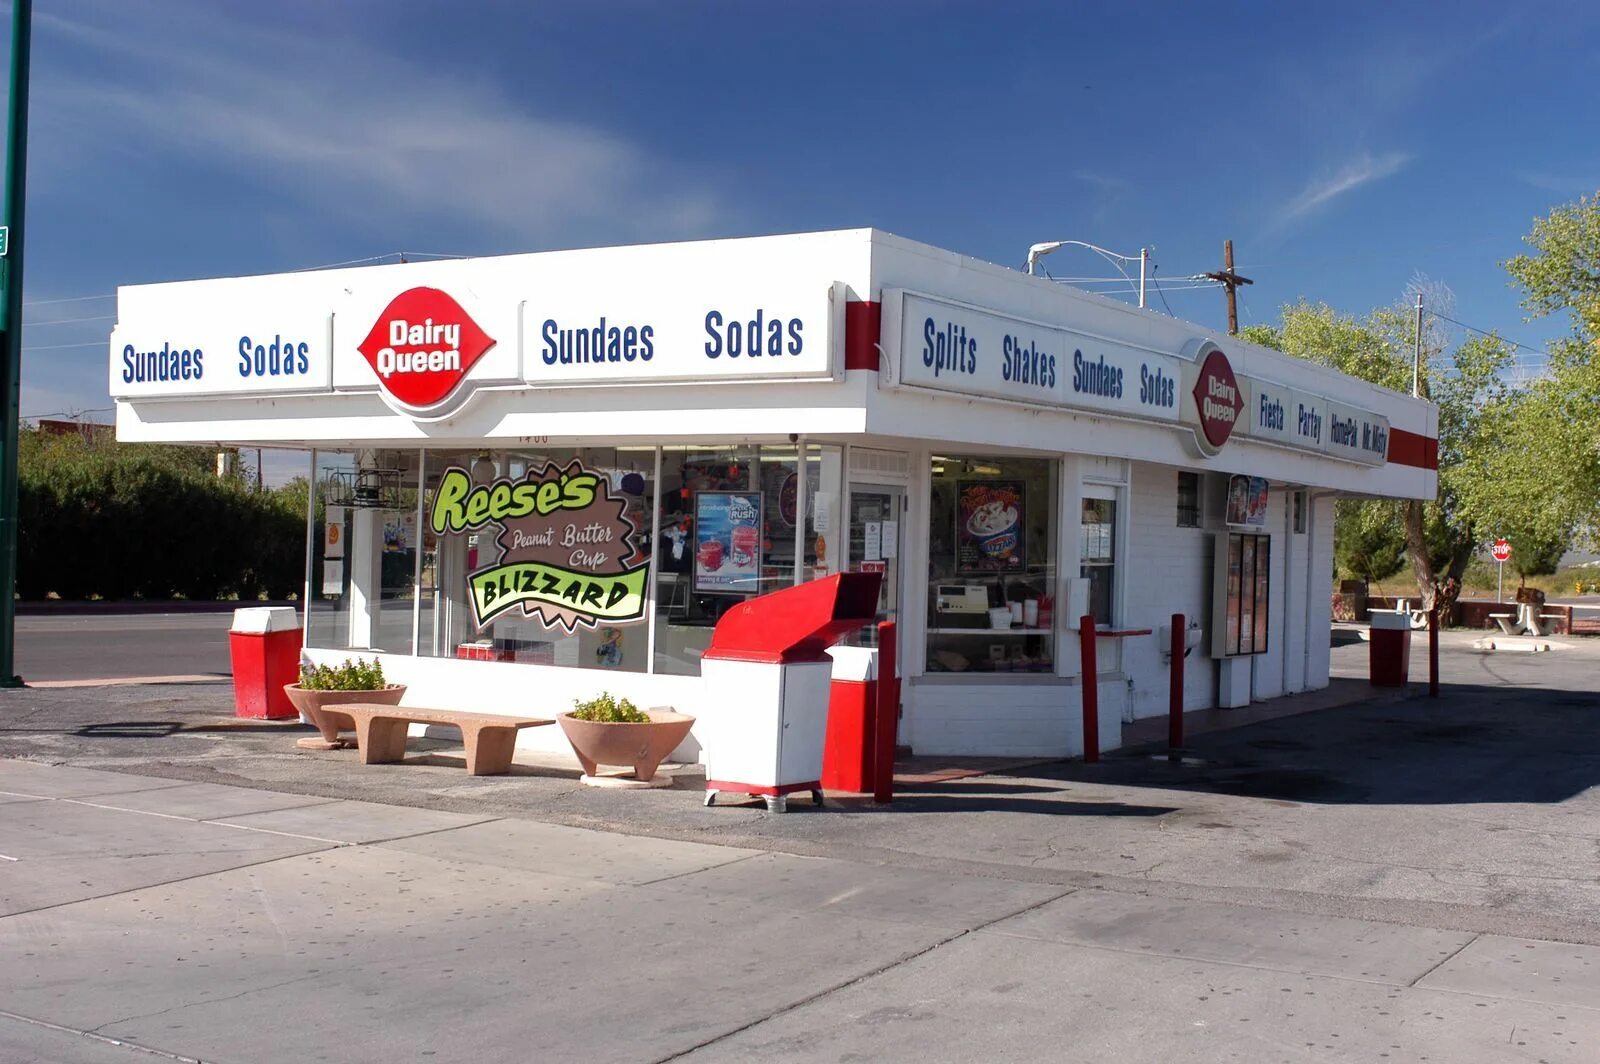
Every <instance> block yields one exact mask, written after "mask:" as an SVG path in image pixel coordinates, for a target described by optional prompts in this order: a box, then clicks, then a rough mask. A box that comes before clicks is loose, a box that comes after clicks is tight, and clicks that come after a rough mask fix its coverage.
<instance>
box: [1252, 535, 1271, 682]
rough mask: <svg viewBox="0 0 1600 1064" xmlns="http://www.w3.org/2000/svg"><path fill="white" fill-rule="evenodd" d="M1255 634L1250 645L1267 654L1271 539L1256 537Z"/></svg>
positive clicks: (1258, 651) (1268, 537)
mask: <svg viewBox="0 0 1600 1064" xmlns="http://www.w3.org/2000/svg"><path fill="white" fill-rule="evenodd" d="M1255 540H1256V587H1255V610H1256V614H1255V622H1256V627H1255V632H1254V634H1253V637H1252V639H1251V640H1250V645H1251V646H1252V647H1253V648H1254V649H1255V652H1256V653H1257V654H1265V653H1266V652H1267V607H1268V603H1269V599H1268V595H1269V594H1270V593H1271V590H1272V576H1271V574H1272V565H1271V561H1272V538H1271V537H1270V536H1256V537H1255Z"/></svg>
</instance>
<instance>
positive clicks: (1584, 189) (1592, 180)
mask: <svg viewBox="0 0 1600 1064" xmlns="http://www.w3.org/2000/svg"><path fill="white" fill-rule="evenodd" d="M1513 176H1514V177H1516V179H1517V180H1518V181H1521V182H1522V183H1523V184H1525V185H1531V186H1533V187H1534V188H1536V189H1539V190H1540V191H1541V192H1554V193H1555V194H1556V195H1558V196H1573V197H1576V196H1582V195H1588V194H1590V193H1592V192H1594V190H1595V189H1596V188H1600V177H1596V176H1595V175H1594V174H1589V175H1586V176H1579V175H1578V174H1575V173H1572V174H1553V173H1546V172H1543V171H1536V170H1518V171H1517V172H1516V173H1515V174H1514V175H1513Z"/></svg>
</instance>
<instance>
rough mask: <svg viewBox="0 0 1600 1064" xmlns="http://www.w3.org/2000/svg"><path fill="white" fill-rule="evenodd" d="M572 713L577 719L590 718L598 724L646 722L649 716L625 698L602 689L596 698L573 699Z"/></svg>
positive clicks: (648, 720)
mask: <svg viewBox="0 0 1600 1064" xmlns="http://www.w3.org/2000/svg"><path fill="white" fill-rule="evenodd" d="M572 704H573V707H574V708H573V711H572V715H573V716H574V717H575V718H577V719H578V720H592V721H596V722H598V723H600V724H648V723H649V722H650V717H649V715H648V714H647V713H645V712H644V711H643V710H642V709H640V708H639V707H638V706H636V705H634V704H633V703H632V702H630V701H628V700H627V699H626V698H622V699H619V698H614V697H612V695H611V693H610V692H609V691H603V692H601V694H600V697H598V698H591V699H588V700H583V699H574V700H573V703H572Z"/></svg>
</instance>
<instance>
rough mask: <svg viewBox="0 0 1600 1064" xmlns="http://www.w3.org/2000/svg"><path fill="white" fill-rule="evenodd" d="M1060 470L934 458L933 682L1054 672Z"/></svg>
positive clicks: (1039, 463)
mask: <svg viewBox="0 0 1600 1064" xmlns="http://www.w3.org/2000/svg"><path fill="white" fill-rule="evenodd" d="M1058 468H1059V467H1058V465H1057V463H1056V462H1054V461H1052V460H1050V459H1046V458H1012V457H1006V458H992V457H974V456H964V455H935V456H934V458H933V468H932V474H933V476H932V497H931V500H930V507H929V515H930V520H931V528H930V530H929V542H928V579H929V588H928V640H927V646H928V651H927V664H926V669H927V671H928V672H929V673H968V672H972V673H1017V672H1022V673H1049V672H1052V671H1053V665H1054V662H1053V651H1054V646H1055V612H1056V611H1055V601H1054V598H1053V595H1054V589H1055V586H1056V557H1055V552H1056V505H1057V504H1056V491H1057V485H1056V481H1057V477H1058Z"/></svg>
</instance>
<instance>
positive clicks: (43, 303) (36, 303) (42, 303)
mask: <svg viewBox="0 0 1600 1064" xmlns="http://www.w3.org/2000/svg"><path fill="white" fill-rule="evenodd" d="M116 297H117V294H116V293H115V292H108V293H106V294H105V295H103V296H68V297H67V298H66V299H35V300H33V301H32V302H31V303H24V304H22V305H23V306H25V307H47V306H50V305H51V304H53V303H83V302H86V301H88V300H91V299H115V298H116Z"/></svg>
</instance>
